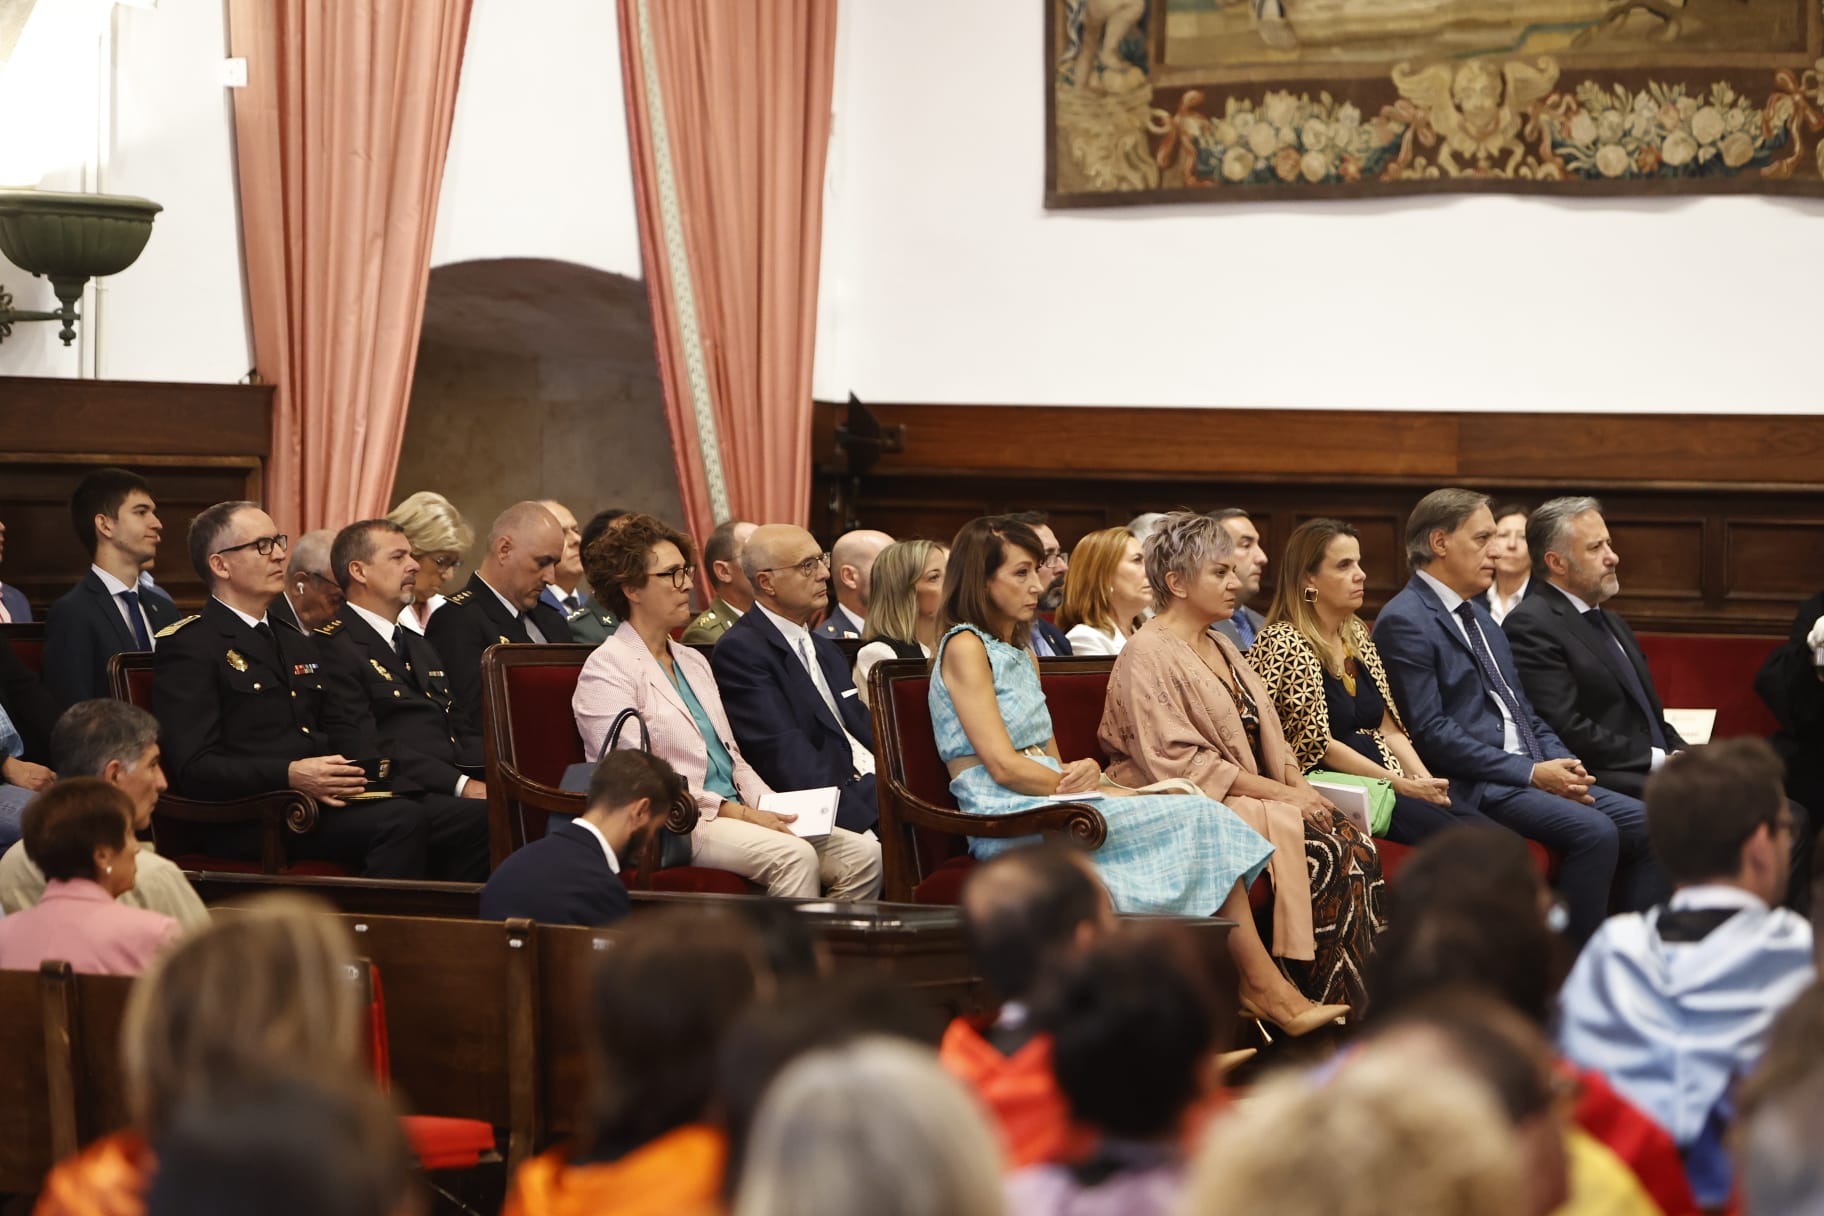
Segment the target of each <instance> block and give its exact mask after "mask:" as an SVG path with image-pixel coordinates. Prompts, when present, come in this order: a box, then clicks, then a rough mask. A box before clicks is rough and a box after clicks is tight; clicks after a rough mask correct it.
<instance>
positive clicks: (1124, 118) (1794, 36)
mask: <svg viewBox="0 0 1824 1216" xmlns="http://www.w3.org/2000/svg"><path fill="white" fill-rule="evenodd" d="M1044 3H1045V6H1046V12H1047V18H1046V28H1047V38H1048V43H1047V45H1048V54H1047V76H1048V82H1047V83H1048V93H1047V99H1046V108H1047V117H1048V119H1049V135H1050V146H1049V147H1048V149H1047V153H1046V183H1045V185H1046V205H1047V206H1051V207H1080V206H1101V205H1109V204H1124V203H1161V202H1210V201H1245V200H1249V199H1262V198H1276V199H1286V198H1338V197H1361V196H1367V195H1383V194H1410V193H1415V192H1421V191H1440V190H1455V191H1466V190H1471V191H1490V190H1494V191H1534V192H1547V193H1554V194H1585V195H1589V194H1609V195H1612V194H1681V193H1682V194H1706V193H1707V194H1722V193H1766V194H1812V195H1817V194H1824V143H1820V134H1821V133H1824V0H1044Z"/></svg>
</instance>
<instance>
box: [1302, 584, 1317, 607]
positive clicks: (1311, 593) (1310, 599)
mask: <svg viewBox="0 0 1824 1216" xmlns="http://www.w3.org/2000/svg"><path fill="white" fill-rule="evenodd" d="M1305 603H1307V604H1315V603H1317V588H1316V587H1306V588H1305Z"/></svg>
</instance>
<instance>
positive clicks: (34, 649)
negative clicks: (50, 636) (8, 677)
mask: <svg viewBox="0 0 1824 1216" xmlns="http://www.w3.org/2000/svg"><path fill="white" fill-rule="evenodd" d="M10 641H11V642H12V647H13V653H14V654H16V655H18V656H19V661H20V662H21V663H24V664H25V666H26V669H27V670H28V671H30V672H31V673H32V674H33V675H35V676H38V675H43V674H44V639H43V638H12V639H10Z"/></svg>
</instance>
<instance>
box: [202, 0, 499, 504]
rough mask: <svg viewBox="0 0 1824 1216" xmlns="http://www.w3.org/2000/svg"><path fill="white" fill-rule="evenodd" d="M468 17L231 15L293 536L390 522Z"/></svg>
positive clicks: (244, 190) (244, 186) (266, 373)
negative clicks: (243, 78)
mask: <svg viewBox="0 0 1824 1216" xmlns="http://www.w3.org/2000/svg"><path fill="white" fill-rule="evenodd" d="M470 4H471V0H333V2H326V0H229V8H228V15H229V41H230V45H231V47H232V53H233V54H234V55H236V56H237V57H240V58H244V59H246V60H247V85H246V87H245V88H241V89H237V90H235V92H234V122H235V150H236V154H237V161H238V169H239V174H240V187H241V241H242V246H243V249H244V251H245V254H246V259H247V289H248V298H249V301H250V305H251V312H252V314H253V346H254V359H255V363H256V366H257V367H258V369H259V372H260V376H261V378H262V379H264V380H265V381H266V382H267V383H269V384H272V385H275V386H276V387H277V393H276V396H275V400H274V406H273V420H272V459H271V462H270V465H269V466H268V468H269V471H268V477H267V485H266V503H267V509H268V510H269V512H270V513H271V514H272V516H273V518H274V519H276V520H277V521H278V523H279V526H280V527H281V528H284V529H286V530H287V531H289V532H292V533H293V534H294V535H295V534H297V533H300V532H303V531H305V530H307V529H310V528H325V527H340V526H341V525H343V524H346V523H349V522H351V521H353V520H357V519H364V518H369V517H372V516H375V515H379V514H381V513H383V512H384V511H385V510H386V508H387V505H388V504H387V498H388V496H389V495H390V494H391V492H392V485H393V473H394V471H395V469H396V468H397V467H398V462H399V447H400V444H401V443H402V442H403V440H404V437H405V415H406V406H407V404H408V402H409V400H410V398H411V391H412V371H413V367H414V365H415V363H416V360H417V356H418V331H419V327H420V325H421V323H422V321H423V319H424V294H425V285H426V282H427V280H428V277H429V274H430V260H431V234H432V229H433V227H434V224H435V219H436V214H437V192H438V189H439V187H440V186H441V184H442V181H443V163H444V154H445V152H446V151H447V150H448V148H449V143H450V124H451V120H452V118H453V117H454V115H455V110H456V83H457V78H458V76H459V74H460V72H461V68H462V53H463V43H464V40H465V38H466V36H467V33H468V23H469V8H470Z"/></svg>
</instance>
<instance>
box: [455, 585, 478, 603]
mask: <svg viewBox="0 0 1824 1216" xmlns="http://www.w3.org/2000/svg"><path fill="white" fill-rule="evenodd" d="M474 594H475V588H473V587H464V588H463V589H462V590H461V591H458V592H457V593H456V594H455V595H452V596H450V597H449V600H450V603H452V604H466V603H468V602H469V597H470V596H472V595H474Z"/></svg>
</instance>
